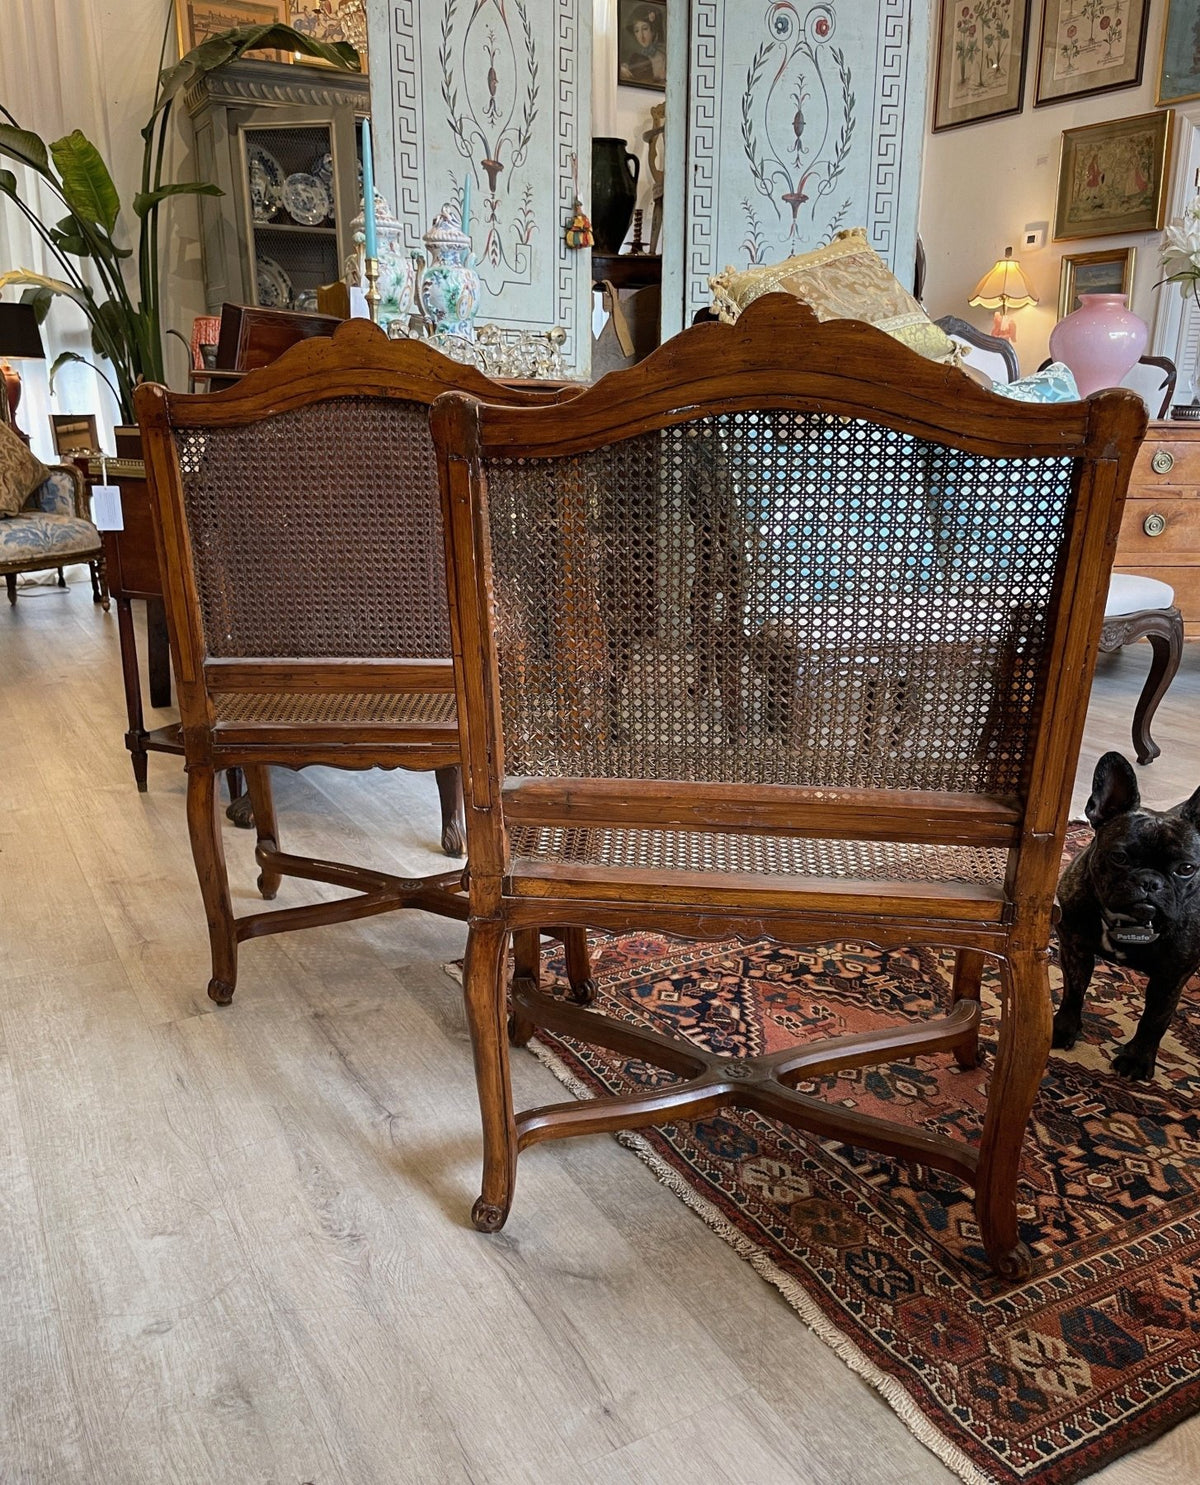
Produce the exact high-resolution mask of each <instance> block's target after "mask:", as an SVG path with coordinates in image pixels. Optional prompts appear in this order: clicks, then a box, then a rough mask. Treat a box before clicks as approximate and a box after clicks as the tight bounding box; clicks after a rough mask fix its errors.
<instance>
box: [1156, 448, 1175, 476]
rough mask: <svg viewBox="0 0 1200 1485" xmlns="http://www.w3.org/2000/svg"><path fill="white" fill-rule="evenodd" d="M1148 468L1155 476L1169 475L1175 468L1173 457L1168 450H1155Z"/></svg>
mask: <svg viewBox="0 0 1200 1485" xmlns="http://www.w3.org/2000/svg"><path fill="white" fill-rule="evenodd" d="M1150 468H1151V469H1152V470H1153V471H1154V473H1155V474H1169V473H1170V472H1171V470H1172V469H1174V468H1175V455H1174V454H1173V453H1172V452H1171V450H1170V449H1155V451H1154V456H1153V458H1152V459H1151V460H1150Z"/></svg>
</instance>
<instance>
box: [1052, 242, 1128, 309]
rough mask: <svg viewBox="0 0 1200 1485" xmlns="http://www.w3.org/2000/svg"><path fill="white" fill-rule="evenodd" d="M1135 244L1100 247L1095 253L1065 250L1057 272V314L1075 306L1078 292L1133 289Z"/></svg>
mask: <svg viewBox="0 0 1200 1485" xmlns="http://www.w3.org/2000/svg"><path fill="white" fill-rule="evenodd" d="M1136 258H1137V248H1134V247H1119V248H1102V249H1101V250H1100V251H1099V252H1096V253H1067V254H1066V255H1065V257H1064V258H1063V260H1062V267H1061V269H1060V270H1059V275H1058V317H1059V319H1060V320H1061V319H1062V318H1063V317H1064V316H1065V315H1069V314H1071V313H1072V311H1073V310H1077V309H1078V308H1079V296H1080V294H1124V295H1125V302H1126V304H1128V303H1129V295H1130V294H1131V293H1132V292H1133V264H1134V260H1135V259H1136Z"/></svg>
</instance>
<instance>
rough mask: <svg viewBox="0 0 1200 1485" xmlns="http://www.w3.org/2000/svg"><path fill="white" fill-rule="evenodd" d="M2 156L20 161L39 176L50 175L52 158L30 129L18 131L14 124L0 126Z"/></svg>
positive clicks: (0, 150) (0, 151)
mask: <svg viewBox="0 0 1200 1485" xmlns="http://www.w3.org/2000/svg"><path fill="white" fill-rule="evenodd" d="M0 155H8V156H9V158H10V159H13V160H20V162H21V164H22V165H28V166H29V168H30V169H31V170H36V171H37V172H38V174H39V175H49V174H50V157H49V155H47V153H46V146H45V145H44V144H43V143H42V141H41V140H40V139H39V138H38V136H37V135H36V134H32V133H30V131H29V130H28V129H17V128H15V127H14V126H13V125H12V124H0Z"/></svg>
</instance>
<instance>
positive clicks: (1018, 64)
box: [933, 0, 1029, 131]
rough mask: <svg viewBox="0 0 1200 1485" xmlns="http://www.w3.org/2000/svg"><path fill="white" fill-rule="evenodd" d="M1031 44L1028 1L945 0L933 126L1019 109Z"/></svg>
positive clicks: (944, 126) (948, 126)
mask: <svg viewBox="0 0 1200 1485" xmlns="http://www.w3.org/2000/svg"><path fill="white" fill-rule="evenodd" d="M1028 45H1029V0H941V3H940V6H939V8H938V34H937V81H936V82H935V84H934V100H933V127H934V130H935V131H937V130H939V129H957V128H958V127H959V125H961V124H977V123H979V122H980V120H981V119H996V118H1000V117H1001V115H1003V114H1006V113H1020V112H1021V105H1022V103H1023V102H1024V98H1025V56H1026V50H1027V48H1028Z"/></svg>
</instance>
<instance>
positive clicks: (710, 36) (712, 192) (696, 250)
mask: <svg viewBox="0 0 1200 1485" xmlns="http://www.w3.org/2000/svg"><path fill="white" fill-rule="evenodd" d="M720 9H721V0H694V3H693V5H692V35H691V46H690V52H691V68H690V76H689V79H688V85H689V91H690V98H689V102H690V104H691V107H690V110H689V117H688V150H687V161H686V165H687V172H688V186H687V199H688V205H687V296H688V302H687V304H686V305H685V306H684V320H683V322H684V324H685V325H686V324H688V323H689V322H690V320H691V318H692V315H693V314H694V313H695V311H696V310H697V309H699V307H700V306H701V305H702V304H707V303H708V300H709V292H708V279H709V275H710V274H713V273H715V272H716V271H717V268H716V251H717V233H716V223H715V222H714V220H713V204H714V202H715V200H716V197H717V185H718V180H719V174H720V160H719V158H718V155H717V123H718V118H719V115H720V109H721V99H720V94H719V92H718V87H717V81H718V69H717V55H718V53H717V37H718V31H719V27H718V24H717V21H718V14H719V12H720Z"/></svg>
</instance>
